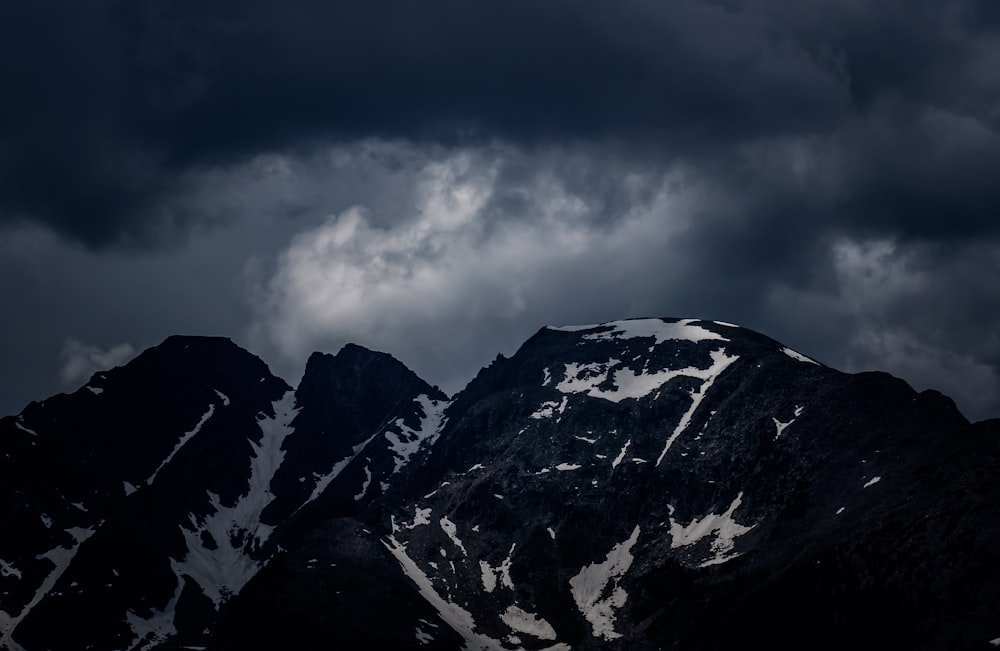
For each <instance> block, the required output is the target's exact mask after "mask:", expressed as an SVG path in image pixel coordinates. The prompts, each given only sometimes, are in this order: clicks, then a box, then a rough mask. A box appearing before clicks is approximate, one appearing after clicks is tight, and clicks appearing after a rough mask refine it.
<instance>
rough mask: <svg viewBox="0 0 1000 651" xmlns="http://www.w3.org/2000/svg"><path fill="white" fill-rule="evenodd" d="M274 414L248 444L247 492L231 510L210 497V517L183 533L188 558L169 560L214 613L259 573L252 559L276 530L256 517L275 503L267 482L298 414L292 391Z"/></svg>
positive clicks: (282, 454) (193, 520) (261, 423)
mask: <svg viewBox="0 0 1000 651" xmlns="http://www.w3.org/2000/svg"><path fill="white" fill-rule="evenodd" d="M272 408H273V409H274V417H271V418H264V419H262V420H260V421H258V425H259V427H260V430H261V438H260V443H254V442H253V441H250V445H251V450H252V452H251V458H250V480H249V481H248V483H247V489H246V492H245V493H244V494H243V495H242V496H240V497H239V498H237V499H236V502H235V503H234V504H231V505H225V504H222V502H221V501H220V499H219V496H218V495H216V494H214V493H211V492H210V493H208V496H209V500H210V504H211V508H212V513H211V514H210V515H207V516H204V517H203V518H202V519H201V521H198V519H197V518H196V517H195V516H194V515H190V521H191V526H192V528H191V529H188V528H187V527H183V526H182V527H181V533H182V534H183V536H184V540H185V542H186V543H187V549H188V551H187V554H185V556H184V558H182V559H180V560H173V559H171V565H172V567H173V570H174V573H175V574H176V575H177V576H178V577H180V576H182V575H184V576H188V577H190V578H191V579H193V580H194V581H195V582H197V583H198V585H199V586H201V589H202V592H204V594H205V595H206V596H207V597H208V598H209V599H211V600H212V602H213V603H214V604H215V606H216V608H218V607H219V606H220V605H221V604H222V603H223V602H224V601H226V600H228V599H229V598H230V597H232V596H234V595H236V594H237V593H239V591H240V590H241V589H242V588H243V586H244V585H246V583H247V581H249V580H250V579H251V578H253V576H254V575H255V574H256V573H257V570H258V569H259V568H260V566H261V565H262V564H263V562H264V561H263V560H260V561H259V560H257V558H255V557H256V556H257V555H258V554H259V552H260V549H261V547H262V545H263V544H264V543H265V542H266V541H267V539H268V538H269V537H270V535H271V532H272V531H273V530H274V527H273V526H271V525H267V524H264V523H262V522H261V521H260V514H261V513H262V512H263V510H264V508H265V507H266V506H267V505H268V504H269V503H270V502H271V500H272V499H274V495H273V494H272V493H271V489H270V484H271V479H272V478H273V477H274V473H275V471H276V470H277V469H278V467H279V466H280V465H281V462H282V461H283V460H284V457H285V451H284V450H282V449H281V444H282V443H283V442H284V440H285V437H287V436H288V435H289V434H290V433H291V432H292V427H291V422H292V420H293V419H294V418H295V415H296V412H297V409H296V407H295V392H294V390H289V391H288V392H286V393H285V395H284V396H283V397H282V398H280V399H278V400H276V401H274V403H272ZM203 534H207V535H208V536H210V537H211V538H212V540H213V541H214V543H215V544H214V545H209V547H212V549H209V548H208V547H206V546H205V544H204V542H203V539H202V536H203Z"/></svg>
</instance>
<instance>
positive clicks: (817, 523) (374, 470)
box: [0, 319, 1000, 651]
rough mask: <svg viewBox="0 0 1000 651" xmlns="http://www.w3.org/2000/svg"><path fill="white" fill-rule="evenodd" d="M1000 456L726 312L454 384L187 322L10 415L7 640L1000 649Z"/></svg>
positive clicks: (0, 451) (977, 428)
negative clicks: (289, 369) (263, 353)
mask: <svg viewBox="0 0 1000 651" xmlns="http://www.w3.org/2000/svg"><path fill="white" fill-rule="evenodd" d="M998 452H1000V426H998V422H997V421H986V422H983V423H978V424H975V425H971V424H969V423H968V422H967V421H966V419H965V418H964V417H963V416H962V415H961V414H960V413H959V412H958V410H957V409H956V408H955V406H954V404H953V403H952V402H951V400H949V399H948V398H946V397H944V396H941V395H940V394H938V393H936V392H933V391H927V392H923V393H916V392H914V391H913V390H912V389H911V388H910V387H909V386H907V385H906V384H905V383H904V382H902V381H901V380H898V379H896V378H893V377H891V376H889V375H887V374H883V373H861V374H856V375H849V374H844V373H840V372H838V371H836V370H833V369H830V368H828V367H826V366H823V365H822V364H819V363H817V362H816V361H814V360H812V359H810V358H808V357H806V356H804V355H802V354H800V353H797V352H795V351H792V350H790V349H788V348H786V347H785V346H783V345H781V344H780V343H778V342H776V341H774V340H772V339H770V338H767V337H765V336H763V335H760V334H757V333H754V332H752V331H749V330H745V329H742V328H738V327H736V326H733V325H731V324H725V323H720V322H712V321H697V320H691V319H684V320H677V319H639V320H629V321H618V322H611V323H607V324H601V325H593V326H578V327H563V328H543V329H542V330H540V331H539V332H538V333H536V334H535V335H534V336H533V337H532V338H530V339H529V340H528V341H527V342H525V344H524V345H523V346H522V347H521V348H520V349H519V350H518V351H517V353H516V354H514V355H513V356H512V357H511V358H509V359H506V358H503V357H498V358H497V360H496V361H495V362H494V363H493V364H491V365H490V366H489V367H487V368H485V369H483V370H482V371H481V372H480V373H479V375H477V377H476V378H475V379H473V380H472V381H471V382H470V383H469V385H468V386H467V387H466V388H465V389H464V390H463V391H462V392H460V393H459V394H458V395H456V396H455V397H454V398H453V399H449V398H448V396H445V395H444V394H443V393H441V392H440V391H439V390H438V389H436V388H435V387H432V386H430V385H429V384H427V383H426V382H424V381H423V380H421V379H420V378H419V377H417V376H416V375H415V374H413V373H412V372H411V371H409V369H406V368H405V367H404V366H403V365H402V364H401V363H399V362H398V361H396V360H395V359H393V358H392V357H391V356H389V355H386V354H384V353H376V352H373V351H369V350H366V349H364V348H361V347H359V346H353V345H349V346H346V347H345V348H344V349H342V350H341V351H340V352H338V353H337V354H336V355H325V354H321V353H315V354H314V355H313V356H312V357H311V358H310V359H309V362H308V364H307V368H306V372H305V374H304V376H303V379H302V381H301V383H300V384H299V386H298V388H297V389H295V390H293V389H292V388H291V387H289V386H288V385H287V383H285V382H284V381H283V380H281V379H279V378H276V377H274V376H273V375H272V374H271V373H270V372H269V371H268V370H267V367H266V366H265V365H264V364H263V362H261V361H260V360H259V359H257V358H256V357H254V356H253V355H251V354H249V353H247V352H246V351H243V350H242V349H239V348H238V347H237V346H235V345H234V344H232V342H229V341H228V340H224V339H215V338H203V337H172V338H169V339H168V340H166V341H165V342H164V343H163V344H161V345H160V346H157V347H156V348H153V349H150V350H148V351H146V352H144V353H143V354H142V355H140V356H139V357H137V358H136V359H135V360H133V361H132V362H130V363H129V364H128V365H126V366H124V367H122V368H118V369H114V370H111V371H107V372H104V373H98V374H96V375H95V376H94V377H93V378H91V381H90V382H89V383H88V384H87V385H86V386H85V387H83V388H81V389H80V390H79V391H77V392H76V393H74V394H71V395H63V396H56V397H53V398H51V399H49V400H46V401H44V402H42V403H32V404H31V405H29V406H28V407H27V408H26V409H25V410H24V411H23V412H22V413H21V414H20V415H18V416H16V417H9V418H4V419H2V420H0V495H3V496H4V501H3V503H2V510H0V518H3V522H4V523H5V527H4V530H5V531H6V532H7V533H5V534H3V535H0V569H2V572H0V647H4V648H7V649H10V650H11V651H15V650H20V649H24V650H26V651H36V650H37V649H84V648H92V649H109V650H110V649H175V648H192V647H193V648H207V649H220V650H221V649H248V648H249V649H265V648H267V649H271V648H297V649H312V648H316V649H318V648H329V647H330V646H333V647H334V648H375V647H381V648H397V649H405V648H414V649H416V648H429V649H460V648H466V649H551V650H560V651H562V650H566V649H602V648H630V649H631V648H634V649H659V648H680V649H716V648H717V649H722V648H732V647H733V646H735V645H737V644H739V645H742V644H748V643H761V644H767V645H769V646H771V647H772V648H775V647H776V648H793V647H794V648H803V647H809V648H843V647H844V646H849V645H853V646H859V645H860V647H863V648H883V647H884V648H928V649H931V648H934V649H936V648H942V649H943V648H991V646H990V645H991V641H996V640H997V638H1000V628H998V627H997V625H996V622H997V621H1000V617H997V615H1000V587H998V586H1000V581H998V579H1000V551H998V550H1000V546H998V545H997V543H998V542H1000V524H998V522H1000V519H998V518H997V515H1000V490H998V488H997V485H996V482H995V481H994V479H993V474H994V472H995V468H996V467H997V466H996V463H997V461H998V460H1000V459H998V456H1000V454H998ZM54 623H58V624H60V626H53V624H54ZM997 644H1000V641H998V642H997Z"/></svg>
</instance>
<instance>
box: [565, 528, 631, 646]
mask: <svg viewBox="0 0 1000 651" xmlns="http://www.w3.org/2000/svg"><path fill="white" fill-rule="evenodd" d="M638 539H639V525H636V527H635V529H633V530H632V535H631V536H629V537H628V539H627V540H625V541H624V542H621V543H618V544H617V545H615V546H614V547H612V548H611V551H609V552H608V555H607V557H606V558H605V559H604V560H603V561H601V562H600V563H594V564H592V565H588V566H586V567H584V568H583V569H581V570H580V573H579V574H577V575H576V576H574V577H573V578H571V579H570V580H569V585H570V591H571V592H572V594H573V600H574V601H575V602H576V606H577V608H579V609H580V612H581V613H582V614H583V616H584V617H585V618H586V619H587V621H588V622H590V626H591V628H592V629H593V634H594V636H595V637H601V638H604V639H605V640H609V641H610V640H613V639H616V638H619V637H621V636H622V635H621V633H618V632H617V631H615V617H616V614H615V610H616V609H618V608H621V607H622V606H624V605H625V601H626V600H627V599H628V593H627V592H625V590H624V588H622V587H621V586H620V585H618V582H619V580H620V579H621V578H622V577H623V576H624V575H625V572H627V571H628V569H629V567H631V566H632V560H633V557H632V546H633V545H635V543H636V541H637V540H638ZM609 584H611V585H612V586H613V588H612V589H611V590H610V594H608V596H606V597H604V596H603V595H604V594H605V592H606V591H607V589H608V588H609Z"/></svg>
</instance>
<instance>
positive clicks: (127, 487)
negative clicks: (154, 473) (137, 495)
mask: <svg viewBox="0 0 1000 651" xmlns="http://www.w3.org/2000/svg"><path fill="white" fill-rule="evenodd" d="M122 488H124V489H125V497H128V496H129V495H131V494H132V493H134V492H136V491H137V490H139V489H138V488H136V487H135V486H133V485H132V484H130V483H128V482H127V481H123V482H122Z"/></svg>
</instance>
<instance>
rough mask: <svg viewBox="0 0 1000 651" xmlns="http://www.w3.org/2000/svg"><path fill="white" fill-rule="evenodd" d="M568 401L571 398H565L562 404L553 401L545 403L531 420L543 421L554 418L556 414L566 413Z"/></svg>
mask: <svg viewBox="0 0 1000 651" xmlns="http://www.w3.org/2000/svg"><path fill="white" fill-rule="evenodd" d="M568 401H569V397H568V396H563V399H562V402H554V401H551V400H548V401H546V402H543V403H542V405H541V407H539V408H538V411H536V412H535V413H533V414H531V418H534V419H535V420H542V419H544V418H552V416H554V415H555V414H556V412H559V413H560V414H561V413H563V412H564V411H566V405H567V404H568Z"/></svg>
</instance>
